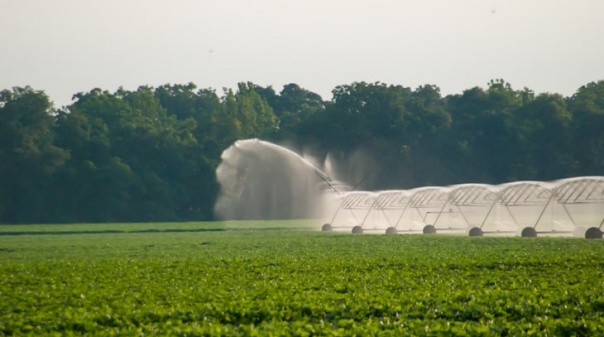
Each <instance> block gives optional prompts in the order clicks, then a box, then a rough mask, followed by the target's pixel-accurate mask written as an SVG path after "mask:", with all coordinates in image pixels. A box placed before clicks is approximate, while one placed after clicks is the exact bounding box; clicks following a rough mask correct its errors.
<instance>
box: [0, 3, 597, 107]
mask: <svg viewBox="0 0 604 337" xmlns="http://www.w3.org/2000/svg"><path fill="white" fill-rule="evenodd" d="M499 78H502V79H504V80H506V81H507V82H509V83H510V84H511V85H512V87H513V88H515V89H522V88H524V87H528V88H529V89H532V90H534V91H535V92H536V93H541V92H550V93H559V94H562V95H564V96H570V95H572V94H573V93H574V92H576V90H577V89H578V88H579V87H581V86H582V85H585V84H588V83H590V82H594V81H598V80H604V1H602V0H577V1H572V2H571V1H568V0H455V1H450V0H371V1H369V0H297V1H294V0H254V1H251V0H216V1H215V0H170V1H168V0H100V1H99V0H86V1H82V0H0V90H3V89H10V88H12V87H15V86H26V85H29V86H31V87H33V88H34V89H36V90H42V91H44V92H46V93H47V94H48V95H49V96H50V98H51V100H53V101H54V102H55V105H56V106H57V107H61V106H64V105H68V104H70V103H71V102H72V100H71V99H72V96H73V95H74V94H76V93H78V92H87V91H90V90H92V89H94V88H100V89H103V90H108V91H110V92H113V91H115V90H117V89H118V88H119V87H120V86H121V87H123V88H125V89H127V90H135V89H136V88H138V87H139V86H141V85H149V86H155V87H156V86H159V85H163V84H186V83H189V82H193V83H195V84H196V85H197V86H198V87H199V88H214V89H216V90H217V92H218V93H219V94H221V93H222V88H236V86H237V83H239V82H248V81H251V82H253V83H255V84H257V85H261V86H272V87H273V88H274V89H275V90H276V91H277V92H279V91H281V89H282V87H283V85H285V84H288V83H296V84H298V85H300V86H301V87H303V88H305V89H307V90H310V91H312V92H315V93H317V94H319V95H321V96H322V97H323V99H326V100H329V99H331V98H332V96H331V91H332V90H333V89H334V88H335V87H336V86H338V85H347V84H352V83H353V82H359V81H365V82H371V83H373V82H381V83H386V84H394V85H403V86H405V87H411V88H416V87H418V86H420V85H425V84H433V85H436V86H438V87H439V88H440V89H441V93H442V94H443V95H448V94H459V93H462V92H463V91H464V90H466V89H470V88H472V87H475V86H479V87H483V88H484V87H486V86H487V83H488V82H489V81H490V80H491V79H499Z"/></svg>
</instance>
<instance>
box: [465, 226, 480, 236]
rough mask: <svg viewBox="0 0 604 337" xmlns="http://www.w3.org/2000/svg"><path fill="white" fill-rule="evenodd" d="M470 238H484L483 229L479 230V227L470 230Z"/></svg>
mask: <svg viewBox="0 0 604 337" xmlns="http://www.w3.org/2000/svg"><path fill="white" fill-rule="evenodd" d="M468 234H469V235H470V236H483V235H484V233H483V232H482V229H480V228H478V227H472V229H470V232H469V233H468Z"/></svg>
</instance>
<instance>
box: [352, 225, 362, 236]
mask: <svg viewBox="0 0 604 337" xmlns="http://www.w3.org/2000/svg"><path fill="white" fill-rule="evenodd" d="M352 234H363V227H361V226H354V227H352Z"/></svg>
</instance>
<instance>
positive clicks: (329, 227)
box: [321, 223, 332, 232]
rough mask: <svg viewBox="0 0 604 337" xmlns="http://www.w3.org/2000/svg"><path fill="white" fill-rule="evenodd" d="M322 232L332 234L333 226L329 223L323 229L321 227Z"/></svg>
mask: <svg viewBox="0 0 604 337" xmlns="http://www.w3.org/2000/svg"><path fill="white" fill-rule="evenodd" d="M321 230H322V231H323V232H331V231H332V228H331V224H328V223H326V224H324V225H323V227H321Z"/></svg>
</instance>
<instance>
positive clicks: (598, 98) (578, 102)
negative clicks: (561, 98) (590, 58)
mask: <svg viewBox="0 0 604 337" xmlns="http://www.w3.org/2000/svg"><path fill="white" fill-rule="evenodd" d="M567 101H568V109H569V110H570V111H571V113H572V115H573V123H572V127H571V133H572V136H571V137H572V141H571V142H572V143H571V144H572V145H571V146H572V151H573V153H574V154H575V159H576V161H577V162H576V165H577V172H576V173H577V174H578V175H604V132H602V131H603V130H604V81H598V82H592V83H589V84H587V85H584V86H582V87H581V88H579V90H577V92H576V93H575V94H574V95H573V96H572V97H570V98H568V100H567Z"/></svg>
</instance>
